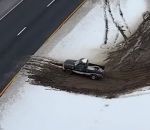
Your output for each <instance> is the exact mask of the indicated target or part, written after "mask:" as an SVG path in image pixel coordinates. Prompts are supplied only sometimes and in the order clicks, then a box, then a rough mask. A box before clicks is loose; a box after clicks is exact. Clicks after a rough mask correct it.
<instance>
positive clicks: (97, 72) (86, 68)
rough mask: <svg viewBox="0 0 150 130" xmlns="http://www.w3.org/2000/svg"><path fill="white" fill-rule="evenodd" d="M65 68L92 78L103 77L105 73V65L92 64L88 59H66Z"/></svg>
mask: <svg viewBox="0 0 150 130" xmlns="http://www.w3.org/2000/svg"><path fill="white" fill-rule="evenodd" d="M63 69H64V70H68V71H71V72H74V73H76V74H81V75H86V76H90V77H91V79H101V78H103V75H104V66H100V65H96V64H92V63H89V62H88V59H85V58H82V59H80V60H66V61H65V62H64V64H63Z"/></svg>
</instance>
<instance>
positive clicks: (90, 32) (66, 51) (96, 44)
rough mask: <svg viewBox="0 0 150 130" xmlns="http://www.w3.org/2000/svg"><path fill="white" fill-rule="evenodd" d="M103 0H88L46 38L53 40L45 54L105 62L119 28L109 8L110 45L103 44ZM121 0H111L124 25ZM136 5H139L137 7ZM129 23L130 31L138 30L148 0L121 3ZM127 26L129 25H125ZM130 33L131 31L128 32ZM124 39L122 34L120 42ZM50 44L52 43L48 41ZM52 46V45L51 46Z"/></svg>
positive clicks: (120, 22)
mask: <svg viewBox="0 0 150 130" xmlns="http://www.w3.org/2000/svg"><path fill="white" fill-rule="evenodd" d="M101 1H102V0H88V1H87V2H86V4H85V5H84V6H83V7H82V8H81V9H80V10H79V11H78V12H77V13H76V14H75V15H74V16H73V17H72V18H71V20H70V21H68V22H67V23H66V24H65V25H64V26H63V27H62V28H61V29H60V30H59V32H58V33H57V34H56V35H53V36H52V37H51V38H50V39H48V40H47V43H51V44H53V45H55V46H52V45H51V51H49V50H48V51H46V50H45V48H47V47H45V46H47V44H46V45H44V46H43V48H44V49H41V50H42V51H41V52H42V54H43V51H45V54H46V55H47V54H48V55H49V57H51V58H54V59H56V60H61V61H64V60H65V59H79V58H82V57H84V58H88V59H89V60H90V61H91V62H94V63H98V64H104V60H105V59H106V56H107V53H108V51H109V50H110V47H112V46H113V45H114V44H113V43H114V41H115V39H116V35H117V34H118V29H117V28H116V26H115V25H114V23H113V22H112V19H111V18H110V15H109V13H108V11H107V16H108V20H109V34H108V44H107V45H104V37H105V22H104V11H103V4H102V2H101ZM117 3H118V0H113V1H112V3H111V8H112V13H113V15H114V18H115V21H116V22H118V23H119V24H120V26H121V25H123V26H125V23H124V21H123V20H122V18H121V16H120V15H119V9H118V4H117ZM135 4H136V6H135ZM120 5H121V8H122V11H123V14H124V18H125V20H126V24H127V25H128V26H129V28H130V31H131V33H132V34H133V32H134V31H135V30H136V29H137V27H138V25H139V24H140V23H141V21H142V14H143V12H145V11H146V10H147V2H146V1H145V0H138V1H137V0H132V1H131V0H121V2H120ZM125 29H126V28H125ZM125 33H126V35H127V36H130V34H129V31H128V30H126V31H125ZM122 40H124V39H123V37H122V35H121V34H120V35H119V38H118V40H117V43H118V42H120V41H122ZM49 45H50V44H49ZM48 48H49V47H48Z"/></svg>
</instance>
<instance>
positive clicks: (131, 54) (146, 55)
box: [24, 17, 150, 98]
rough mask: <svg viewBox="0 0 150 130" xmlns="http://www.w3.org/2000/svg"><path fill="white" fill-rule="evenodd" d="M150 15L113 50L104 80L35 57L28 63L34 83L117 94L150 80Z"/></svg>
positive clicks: (94, 92)
mask: <svg viewBox="0 0 150 130" xmlns="http://www.w3.org/2000/svg"><path fill="white" fill-rule="evenodd" d="M149 36H150V17H148V18H147V19H146V20H144V21H143V23H142V24H141V25H140V26H139V28H138V29H137V31H136V32H135V34H133V35H132V36H131V37H130V38H128V39H127V40H126V42H123V43H122V45H121V46H118V47H117V50H116V49H115V51H113V52H111V53H110V54H109V57H108V62H107V63H106V65H105V76H104V79H102V80H91V79H90V78H89V77H84V76H80V75H76V74H73V73H67V72H64V71H63V70H62V68H61V67H62V63H59V62H57V61H53V60H51V59H48V58H46V57H32V58H31V59H30V60H29V61H28V62H27V64H26V65H25V67H24V70H26V72H27V73H26V74H27V75H28V77H29V78H30V83H32V84H38V85H43V86H46V87H50V86H51V87H52V88H56V89H60V90H65V91H68V92H74V93H82V94H89V95H94V96H104V97H106V98H114V97H117V96H119V95H121V94H125V93H131V92H133V91H135V90H136V89H138V88H142V87H145V86H148V85H149V83H150V76H149V73H150V51H149V50H150V37H149Z"/></svg>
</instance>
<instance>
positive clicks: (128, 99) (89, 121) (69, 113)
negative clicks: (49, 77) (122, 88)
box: [0, 78, 150, 130]
mask: <svg viewBox="0 0 150 130" xmlns="http://www.w3.org/2000/svg"><path fill="white" fill-rule="evenodd" d="M19 80H21V81H19ZM23 80H24V78H19V79H18V81H16V83H13V85H12V86H11V87H10V88H9V89H8V90H7V92H6V93H5V94H4V95H3V97H2V98H1V99H0V111H1V112H0V128H1V129H2V130H100V129H102V130H149V129H150V124H149V120H150V113H149V110H150V103H149V101H148V99H149V98H150V94H149V93H150V90H147V91H139V92H135V93H134V94H132V95H125V96H122V97H120V98H118V99H111V100H109V99H103V98H97V97H91V96H85V95H79V94H73V93H67V92H62V91H56V90H52V89H50V88H44V87H42V86H33V85H29V84H28V83H25V82H24V81H23ZM141 94H142V95H141Z"/></svg>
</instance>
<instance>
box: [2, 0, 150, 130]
mask: <svg viewBox="0 0 150 130" xmlns="http://www.w3.org/2000/svg"><path fill="white" fill-rule="evenodd" d="M132 1H134V3H136V6H134V5H132V6H131V5H130V4H131V3H132ZM132 1H131V0H126V1H123V0H122V2H125V3H126V4H125V7H124V9H126V8H129V9H132V8H133V7H134V8H133V11H130V13H128V12H126V15H127V14H129V15H130V18H131V22H133V21H134V20H135V21H134V22H133V23H132V24H129V25H130V26H131V27H130V29H131V31H132V32H133V31H134V30H135V29H136V28H135V27H134V26H133V25H134V24H135V23H136V21H137V19H138V18H140V17H141V15H142V12H143V11H144V10H145V1H144V0H138V1H136V0H132ZM130 2H131V3H130ZM134 3H133V4H134ZM88 4H89V3H88V2H87V3H86V4H85V6H84V7H82V8H81V9H80V10H79V11H78V12H77V13H76V14H75V16H73V17H72V18H71V19H70V21H68V22H67V23H66V24H65V25H64V26H63V27H62V28H61V29H60V30H59V31H58V32H57V33H56V34H55V35H53V36H52V37H51V39H48V41H47V44H44V45H43V47H42V48H41V49H40V50H39V51H38V52H37V53H36V55H39V56H47V57H48V56H52V58H56V59H59V60H64V59H66V58H74V59H76V58H80V57H81V54H83V55H82V57H87V58H89V59H90V60H93V58H92V57H95V58H96V57H98V60H97V61H96V60H94V61H93V62H97V63H98V62H102V60H101V59H100V56H101V53H98V52H99V51H100V50H101V49H102V48H103V46H102V47H101V48H100V45H102V43H103V41H104V35H103V34H101V33H102V32H104V31H105V30H104V27H103V26H104V22H103V21H99V20H100V19H101V20H102V18H101V16H103V15H102V14H101V11H99V10H98V9H100V10H102V9H101V5H100V4H99V3H98V4H97V3H93V5H92V6H88ZM131 7H132V8H131ZM140 9H141V10H140ZM82 13H83V14H84V17H82V15H81V14H82ZM134 13H135V14H134ZM137 13H138V15H136V14H137ZM97 14H98V16H95V15H97ZM99 15H100V16H99ZM124 15H125V14H124ZM99 17H100V18H99ZM126 17H127V16H126ZM78 18H80V19H78ZM136 18H137V19H136ZM132 20H133V21H132ZM101 22H102V24H100V23H101ZM72 23H74V24H72ZM139 23H140V22H139ZM85 25H86V26H85ZM112 26H113V27H114V25H113V24H112ZM66 27H68V28H66ZM88 28H89V30H88ZM102 29H103V30H102ZM114 29H115V27H114ZM114 29H113V28H112V30H111V32H112V33H113V32H115V31H114ZM98 30H99V31H101V32H99V31H98ZM115 30H116V29H115ZM86 32H88V33H89V34H91V35H90V36H89V35H88V33H86ZM97 33H98V34H97ZM112 35H113V34H112ZM112 35H111V36H110V37H109V42H110V41H111V40H112V41H114V39H115V33H114V37H113V36H112ZM97 36H99V38H97ZM77 37H78V39H76V38H77ZM79 39H80V40H79ZM96 39H97V40H96ZM119 40H120V41H121V40H122V37H121V36H120V38H119ZM119 40H118V41H119ZM91 42H92V45H91ZM57 43H58V44H57ZM55 44H57V45H56V46H53V47H52V45H55ZM79 47H84V50H82V49H80V48H79ZM50 49H51V51H50ZM43 50H44V51H45V52H43ZM57 51H58V52H57ZM93 52H94V53H93ZM89 53H90V55H89ZM97 54H98V55H97ZM60 56H61V57H60ZM26 80H27V79H26V77H19V76H18V78H17V79H16V81H15V82H14V83H13V84H12V85H11V86H10V88H9V89H7V91H6V93H5V94H4V95H3V96H2V97H1V98H0V130H51V129H52V130H100V129H103V130H120V129H121V130H149V129H150V125H149V120H150V113H149V109H150V103H149V102H148V101H147V99H149V98H150V94H149V92H150V91H149V88H146V90H145V91H139V92H135V93H133V94H131V95H125V96H123V97H120V98H117V99H111V100H109V99H102V98H97V97H91V96H85V95H80V94H79V95H78V94H73V93H66V92H62V91H56V90H52V89H47V88H44V87H42V86H36V85H29V83H28V82H25V81H26ZM141 94H142V95H141Z"/></svg>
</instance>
